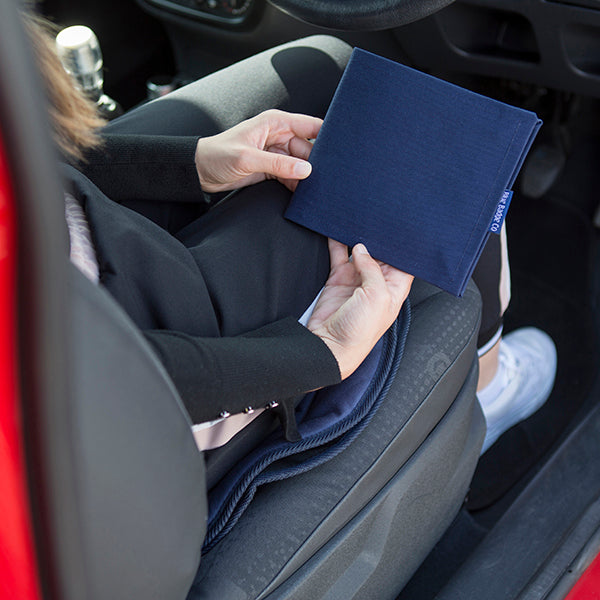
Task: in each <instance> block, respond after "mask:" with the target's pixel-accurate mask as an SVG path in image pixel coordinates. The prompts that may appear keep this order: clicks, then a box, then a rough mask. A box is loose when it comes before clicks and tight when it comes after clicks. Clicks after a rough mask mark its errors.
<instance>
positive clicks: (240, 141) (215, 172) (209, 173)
mask: <svg viewBox="0 0 600 600" xmlns="http://www.w3.org/2000/svg"><path fill="white" fill-rule="evenodd" d="M322 123H323V121H322V120H321V119H318V118H316V117H310V116H307V115H299V114H292V113H286V112H283V111H280V110H268V111H266V112H263V113H261V114H260V115H257V116H256V117H253V118H252V119H248V120H247V121H243V122H242V123H240V124H239V125H236V126H235V127H232V128H231V129H228V130H227V131H224V132H223V133H219V134H217V135H214V136H211V137H207V138H201V139H200V140H198V145H197V146H196V156H195V161H196V169H197V170H198V177H199V178H200V184H201V186H202V189H203V190H204V191H205V192H208V193H214V192H223V191H227V190H233V189H237V188H240V187H244V186H247V185H251V184H253V183H258V182H259V181H263V180H265V179H277V180H278V181H280V182H281V183H283V184H284V185H285V186H286V187H287V188H288V189H290V190H292V191H293V190H295V189H296V186H297V185H298V180H300V179H305V178H306V177H308V176H309V175H310V172H311V165H310V163H309V162H308V157H309V155H310V151H311V150H312V144H311V143H310V142H309V141H308V140H309V139H311V138H315V137H317V134H318V133H319V129H320V128H321V125H322Z"/></svg>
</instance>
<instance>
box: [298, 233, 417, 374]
mask: <svg viewBox="0 0 600 600" xmlns="http://www.w3.org/2000/svg"><path fill="white" fill-rule="evenodd" d="M329 254H330V260H331V271H330V273H329V279H328V280H327V282H326V283H325V287H324V288H323V291H322V292H321V295H320V296H319V300H318V301H317V304H316V306H315V309H314V311H313V313H312V315H311V317H310V319H309V320H308V323H307V327H308V329H309V330H310V331H312V332H313V333H314V334H315V335H318V336H319V337H320V338H321V339H322V340H323V341H324V342H325V344H327V346H328V347H329V349H330V350H331V352H332V353H333V355H334V356H335V358H336V360H337V363H338V366H339V368H340V375H341V377H342V379H346V377H348V376H349V375H351V374H352V373H353V372H354V371H355V370H356V369H357V368H358V366H359V365H360V364H361V363H362V361H363V360H364V359H365V358H366V357H367V354H369V352H370V351H371V350H372V349H373V346H375V344H376V343H377V341H378V340H379V338H381V336H382V335H383V334H384V333H385V332H386V331H387V329H388V328H389V327H390V325H391V324H392V323H393V322H394V320H395V319H396V318H397V316H398V313H399V312H400V309H401V308H402V304H403V303H404V301H405V300H406V297H407V296H408V292H409V291H410V288H411V285H412V282H413V276H412V275H409V274H408V273H404V272H403V271H400V270H398V269H395V268H394V267H391V266H389V265H386V264H384V263H382V262H381V261H377V260H374V259H373V258H372V257H371V255H370V254H369V253H368V252H367V249H366V248H365V246H364V245H363V244H357V245H356V246H355V247H354V249H353V250H352V258H351V259H350V258H348V248H347V247H346V246H344V245H343V244H340V243H339V242H336V241H334V240H331V239H330V240H329Z"/></svg>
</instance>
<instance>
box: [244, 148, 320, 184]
mask: <svg viewBox="0 0 600 600" xmlns="http://www.w3.org/2000/svg"><path fill="white" fill-rule="evenodd" d="M247 167H248V169H249V170H250V172H251V173H266V174H267V175H271V176H273V177H277V178H278V179H306V178H307V177H308V176H309V175H310V173H311V171H312V165H311V164H310V163H309V162H308V161H306V160H302V159H300V158H294V157H293V156H288V155H287V154H279V153H277V152H268V151H265V150H256V151H255V152H252V154H251V155H250V156H249V157H248V161H247Z"/></svg>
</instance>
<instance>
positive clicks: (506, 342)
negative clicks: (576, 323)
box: [477, 327, 556, 454]
mask: <svg viewBox="0 0 600 600" xmlns="http://www.w3.org/2000/svg"><path fill="white" fill-rule="evenodd" d="M499 350H500V351H499V355H500V358H499V364H498V372H497V373H496V375H495V376H494V379H493V380H492V382H491V383H490V384H489V385H488V386H486V387H485V388H484V389H483V390H481V391H480V392H478V393H477V397H478V399H479V402H480V404H481V408H482V410H483V414H484V416H485V421H486V425H487V433H486V435H485V440H484V442H483V448H482V449H481V454H483V453H484V452H485V451H486V450H487V449H488V448H489V447H490V446H491V445H492V444H493V443H494V442H495V441H496V440H497V439H498V438H499V437H500V436H501V435H502V434H503V433H504V432H505V431H506V430H508V429H510V428H511V427H512V426H513V425H516V424H517V423H518V422H519V421H522V420H524V419H526V418H527V417H529V416H530V415H532V414H533V413H534V412H535V411H536V410H537V409H538V408H540V406H542V404H544V402H546V400H547V399H548V396H550V392H551V391H552V387H553V385H554V377H555V375H556V347H555V346H554V342H553V341H552V339H551V338H550V336H548V335H547V334H546V333H544V332H543V331H540V330H539V329H535V328H534V327H524V328H522V329H517V330H516V331H513V332H511V333H509V334H508V335H507V336H505V337H503V338H502V340H501V342H500V349H499Z"/></svg>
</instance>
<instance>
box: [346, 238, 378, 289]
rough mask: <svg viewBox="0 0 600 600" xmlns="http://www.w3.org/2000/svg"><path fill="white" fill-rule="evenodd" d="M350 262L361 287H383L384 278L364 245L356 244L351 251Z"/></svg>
mask: <svg viewBox="0 0 600 600" xmlns="http://www.w3.org/2000/svg"><path fill="white" fill-rule="evenodd" d="M352 262H353V263H354V266H355V267H356V270H357V271H358V273H359V275H360V277H361V279H362V287H363V288H364V287H379V286H381V285H384V286H385V277H384V276H383V273H382V271H381V267H380V266H379V264H378V263H377V261H376V260H375V259H374V258H372V257H371V255H370V254H369V251H368V250H367V248H366V247H365V245H364V244H356V246H354V248H353V249H352Z"/></svg>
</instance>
